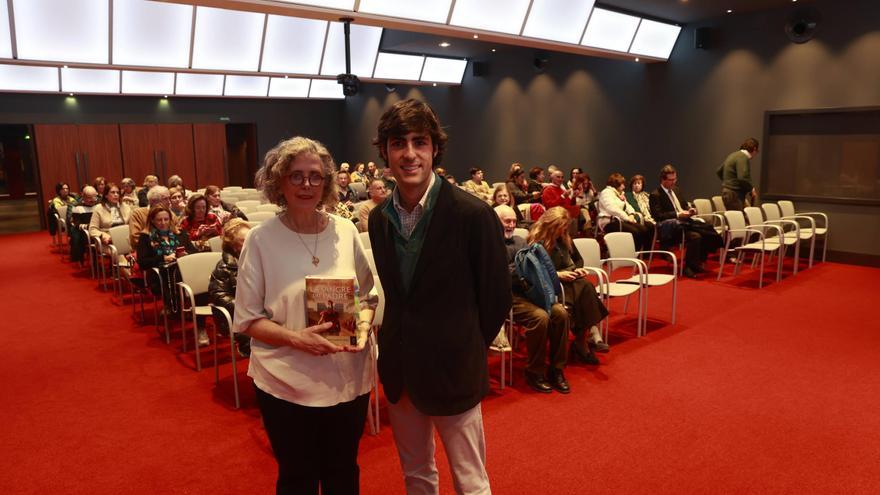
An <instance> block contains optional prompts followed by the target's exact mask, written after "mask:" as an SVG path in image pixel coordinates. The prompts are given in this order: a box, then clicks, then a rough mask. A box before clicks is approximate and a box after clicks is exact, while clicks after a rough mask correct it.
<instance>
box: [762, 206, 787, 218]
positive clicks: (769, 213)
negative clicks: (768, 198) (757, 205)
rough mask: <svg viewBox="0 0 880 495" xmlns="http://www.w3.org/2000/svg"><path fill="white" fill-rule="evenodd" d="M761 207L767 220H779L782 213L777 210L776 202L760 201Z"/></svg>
mask: <svg viewBox="0 0 880 495" xmlns="http://www.w3.org/2000/svg"><path fill="white" fill-rule="evenodd" d="M761 209H762V210H764V216H765V217H767V220H779V219H780V218H782V215H781V214H780V212H779V205H777V204H776V203H762V204H761Z"/></svg>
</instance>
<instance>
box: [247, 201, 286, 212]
mask: <svg viewBox="0 0 880 495" xmlns="http://www.w3.org/2000/svg"><path fill="white" fill-rule="evenodd" d="M239 208H241V206H239ZM257 211H271V212H272V213H278V212H280V211H281V207H280V206H278V205H276V204H272V203H266V204H261V205H260V206H257Z"/></svg>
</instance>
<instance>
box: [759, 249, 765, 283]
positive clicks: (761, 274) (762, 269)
mask: <svg viewBox="0 0 880 495" xmlns="http://www.w3.org/2000/svg"><path fill="white" fill-rule="evenodd" d="M759 277H760V278H758V288H759V289H763V288H764V251H761V272H760V274H759Z"/></svg>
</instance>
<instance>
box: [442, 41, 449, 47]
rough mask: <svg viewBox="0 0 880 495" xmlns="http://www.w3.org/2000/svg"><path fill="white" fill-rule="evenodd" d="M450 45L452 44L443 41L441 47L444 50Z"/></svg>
mask: <svg viewBox="0 0 880 495" xmlns="http://www.w3.org/2000/svg"><path fill="white" fill-rule="evenodd" d="M449 44H450V43H449V42H448V41H443V42H441V43H440V46H441V47H443V48H446V47H448V46H449Z"/></svg>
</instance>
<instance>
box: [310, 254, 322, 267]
mask: <svg viewBox="0 0 880 495" xmlns="http://www.w3.org/2000/svg"><path fill="white" fill-rule="evenodd" d="M320 262H321V260H319V259H318V257H317V256H314V255H312V264H313V265H315V266H318V263H320Z"/></svg>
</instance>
